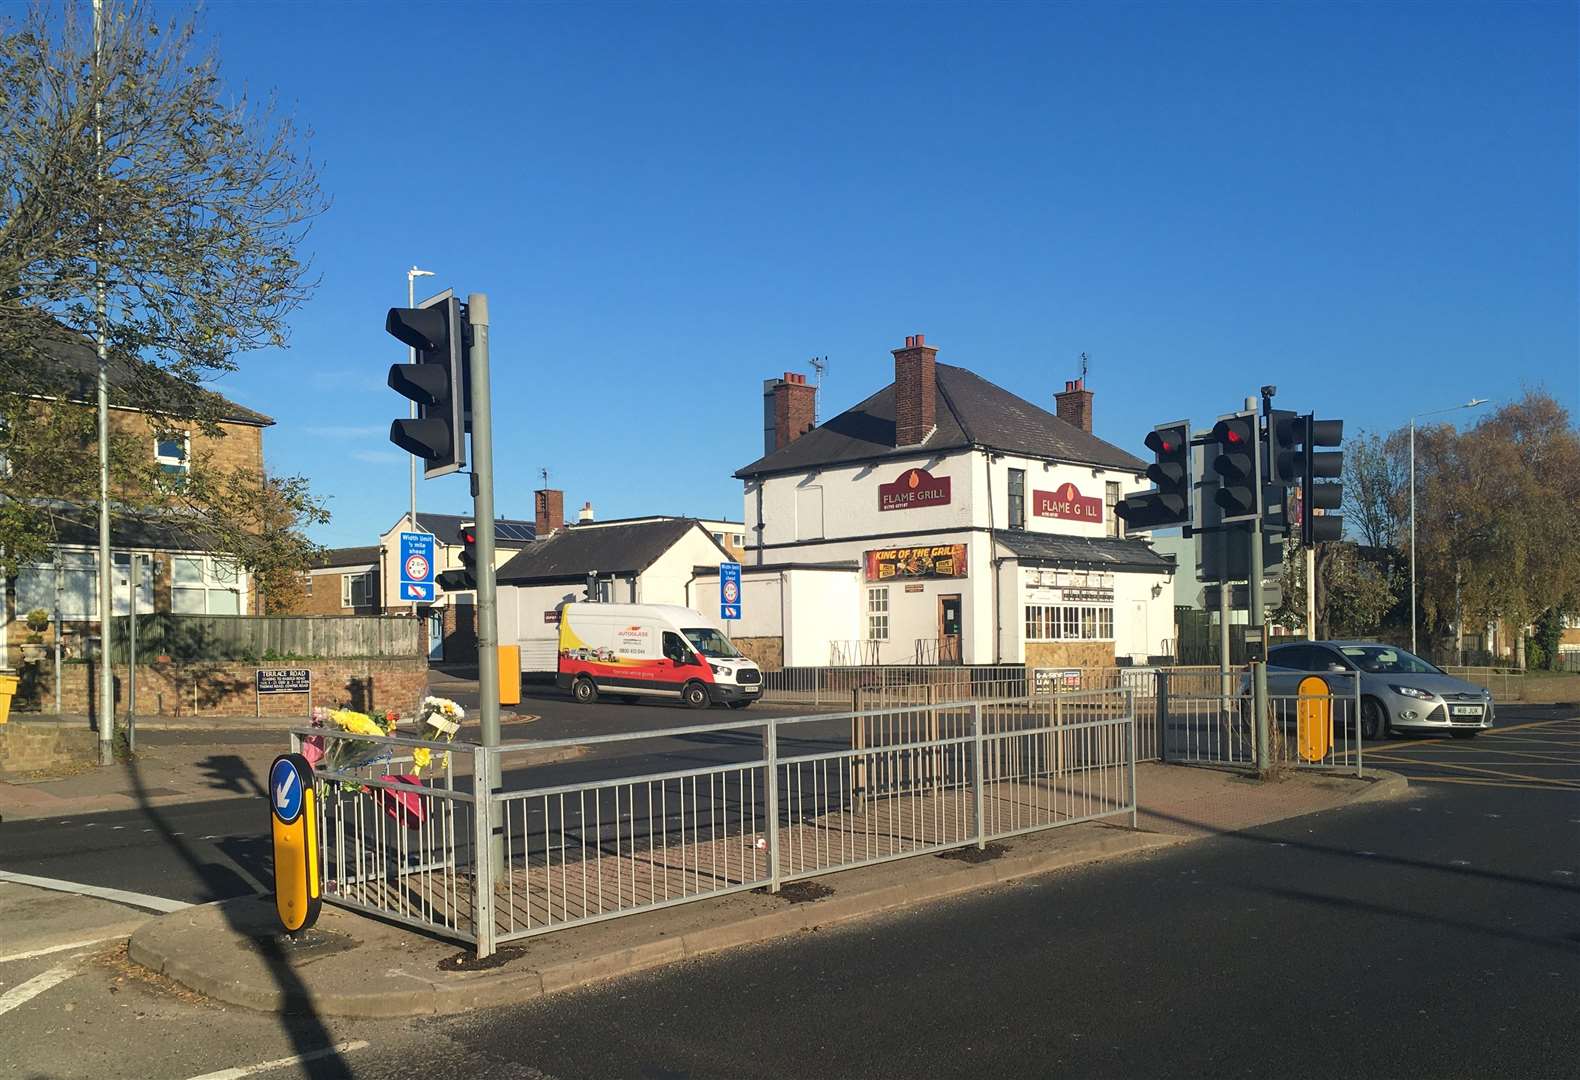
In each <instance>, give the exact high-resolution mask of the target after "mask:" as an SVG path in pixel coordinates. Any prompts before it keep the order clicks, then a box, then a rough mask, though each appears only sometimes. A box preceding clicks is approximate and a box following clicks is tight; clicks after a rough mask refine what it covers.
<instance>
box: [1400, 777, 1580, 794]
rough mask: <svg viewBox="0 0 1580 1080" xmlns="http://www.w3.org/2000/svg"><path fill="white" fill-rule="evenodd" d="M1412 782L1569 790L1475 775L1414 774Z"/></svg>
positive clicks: (1536, 783) (1556, 786) (1529, 789)
mask: <svg viewBox="0 0 1580 1080" xmlns="http://www.w3.org/2000/svg"><path fill="white" fill-rule="evenodd" d="M1410 783H1412V784H1469V785H1471V786H1472V787H1495V788H1508V789H1510V790H1512V791H1535V790H1538V789H1541V788H1549V789H1551V788H1557V789H1558V790H1560V791H1568V790H1569V789H1568V788H1566V787H1562V786H1560V785H1557V784H1548V783H1541V782H1536V781H1531V782H1510V781H1508V780H1478V779H1475V778H1474V777H1469V776H1412V777H1410Z"/></svg>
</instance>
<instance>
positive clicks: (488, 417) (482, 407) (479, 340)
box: [466, 293, 504, 869]
mask: <svg viewBox="0 0 1580 1080" xmlns="http://www.w3.org/2000/svg"><path fill="white" fill-rule="evenodd" d="M466 304H467V321H468V322H470V323H471V324H472V348H471V354H470V356H469V357H468V363H469V365H470V369H471V375H472V514H473V518H474V521H473V526H474V527H475V528H476V529H477V689H478V710H477V711H478V719H479V721H480V722H481V723H482V726H483V745H484V746H486V747H498V746H499V649H498V647H497V646H498V645H499V617H498V600H497V596H496V593H495V591H494V423H493V411H492V405H491V402H490V398H489V386H488V294H487V293H472V294H471V295H470V296H468V297H467V298H466ZM487 757H488V762H489V766H488V773H489V775H488V777H487V778H486V782H487V784H488V789H489V790H490V791H497V790H499V783H500V777H499V771H500V770H499V755H498V754H497V753H495V754H489V755H487ZM474 783H475V781H474ZM490 832H491V835H492V841H491V845H490V846H491V849H492V855H493V863H494V866H495V868H496V869H497V868H500V867H502V866H503V865H504V837H503V835H501V833H500V831H499V829H498V828H493V829H491V830H490Z"/></svg>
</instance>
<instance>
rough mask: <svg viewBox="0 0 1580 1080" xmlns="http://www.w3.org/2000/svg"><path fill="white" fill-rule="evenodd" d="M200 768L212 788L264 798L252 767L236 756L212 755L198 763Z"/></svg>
mask: <svg viewBox="0 0 1580 1080" xmlns="http://www.w3.org/2000/svg"><path fill="white" fill-rule="evenodd" d="M198 768H199V769H201V770H203V779H204V780H205V781H206V782H207V786H209V787H211V788H217V789H218V790H220V791H229V792H233V793H235V794H237V795H256V796H258V798H260V799H261V798H263V797H264V791H263V788H261V787H259V786H258V778H257V777H256V776H254V775H253V773H252V766H250V765H248V764H247V762H246V761H245V760H244V759H242V758H241V757H239V756H237V755H236V754H211V755H210V756H208V757H206V758H204V759H203V760H202V761H200V762H198Z"/></svg>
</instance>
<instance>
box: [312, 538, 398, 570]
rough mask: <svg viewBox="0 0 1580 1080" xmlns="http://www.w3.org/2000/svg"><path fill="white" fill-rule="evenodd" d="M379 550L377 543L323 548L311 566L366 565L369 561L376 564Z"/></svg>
mask: <svg viewBox="0 0 1580 1080" xmlns="http://www.w3.org/2000/svg"><path fill="white" fill-rule="evenodd" d="M381 550H382V549H381V548H380V547H379V546H378V545H377V544H373V545H371V546H369V547H344V548H325V549H324V553H323V554H322V555H320V556H319V557H318V558H316V559H314V560H313V561H312V566H313V569H315V570H324V569H328V568H329V567H332V566H366V565H368V564H369V563H372V564H373V565H374V566H377V565H378V561H379V552H380V551H381Z"/></svg>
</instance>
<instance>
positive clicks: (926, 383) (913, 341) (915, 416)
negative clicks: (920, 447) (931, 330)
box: [894, 334, 938, 446]
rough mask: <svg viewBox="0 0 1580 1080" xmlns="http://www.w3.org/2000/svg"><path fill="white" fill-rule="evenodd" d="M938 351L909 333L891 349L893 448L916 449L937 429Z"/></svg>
mask: <svg viewBox="0 0 1580 1080" xmlns="http://www.w3.org/2000/svg"><path fill="white" fill-rule="evenodd" d="M937 359H938V350H937V349H935V348H933V347H932V346H931V345H928V344H927V339H926V336H925V335H923V334H913V335H911V336H910V337H908V338H906V339H905V348H903V349H895V350H894V445H895V446H916V445H917V444H919V443H921V442H924V441H925V440H926V439H927V437H928V436H929V435H931V434H932V433H933V431H934V429H935V428H937V426H938V379H937V363H936V361H937Z"/></svg>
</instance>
